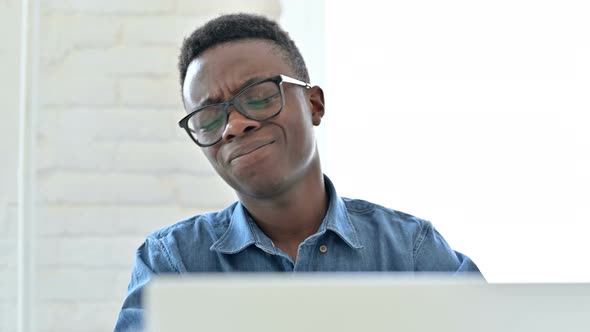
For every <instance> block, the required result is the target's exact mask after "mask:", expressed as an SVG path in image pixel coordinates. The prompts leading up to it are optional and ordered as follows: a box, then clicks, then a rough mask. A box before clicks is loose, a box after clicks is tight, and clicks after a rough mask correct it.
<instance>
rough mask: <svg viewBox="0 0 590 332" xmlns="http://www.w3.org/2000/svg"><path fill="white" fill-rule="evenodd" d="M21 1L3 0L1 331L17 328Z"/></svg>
mask: <svg viewBox="0 0 590 332" xmlns="http://www.w3.org/2000/svg"><path fill="white" fill-rule="evenodd" d="M19 37H20V1H14V0H12V1H11V0H4V1H0V40H1V41H2V42H1V43H0V118H1V120H0V156H1V158H0V331H6V332H11V331H15V330H16V289H17V279H16V221H17V213H16V203H17V188H16V167H17V160H18V141H17V137H18V134H17V132H18V82H19V72H18V68H19V48H20V40H19Z"/></svg>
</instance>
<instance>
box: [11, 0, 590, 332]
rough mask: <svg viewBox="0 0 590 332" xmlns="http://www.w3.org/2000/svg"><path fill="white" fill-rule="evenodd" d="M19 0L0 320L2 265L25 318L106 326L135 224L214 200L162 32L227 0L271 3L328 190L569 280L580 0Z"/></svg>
mask: <svg viewBox="0 0 590 332" xmlns="http://www.w3.org/2000/svg"><path fill="white" fill-rule="evenodd" d="M23 1H24V0H23ZM23 1H19V0H0V37H1V39H0V40H2V43H0V114H1V119H2V120H1V121H0V138H1V139H0V149H1V150H0V153H1V156H2V160H1V161H2V162H1V164H0V181H1V182H0V331H16V330H17V305H16V303H17V297H18V294H19V289H20V290H21V295H22V289H23V288H22V287H23V285H25V286H27V287H28V288H27V289H30V290H32V292H30V293H26V292H25V295H26V294H29V295H30V296H31V300H30V303H29V304H31V305H30V306H23V307H26V308H31V310H30V311H29V312H25V315H26V317H28V319H29V320H30V321H34V322H35V324H34V325H35V327H36V329H35V331H105V330H112V328H113V326H114V322H115V320H116V317H117V314H118V311H119V308H120V306H121V304H122V300H123V298H124V296H125V293H126V287H127V283H128V281H129V277H130V271H131V267H132V265H133V259H134V254H135V249H136V248H137V247H138V246H139V245H140V244H141V243H142V242H143V240H144V238H145V236H146V235H147V234H148V233H151V232H153V231H154V230H156V229H158V228H160V227H163V226H167V225H170V224H172V223H174V222H176V221H178V220H181V219H184V218H186V217H189V216H192V215H195V214H198V213H202V212H205V211H212V210H218V209H221V208H223V207H225V206H226V205H228V204H229V203H231V202H232V201H233V200H234V199H235V195H234V194H233V192H232V191H231V190H230V189H229V188H228V187H227V186H226V185H225V184H224V183H223V182H222V181H221V180H220V179H218V178H217V176H216V175H215V173H214V172H213V170H212V168H211V167H210V166H209V164H208V162H207V160H206V159H205V158H204V157H203V156H202V154H201V152H200V151H199V149H198V147H197V146H196V145H194V144H193V143H192V142H191V141H190V140H189V139H188V137H186V134H185V133H184V132H182V131H181V130H180V129H179V128H178V126H177V121H178V120H179V119H180V118H181V117H182V116H183V114H184V111H183V108H182V103H181V100H180V95H179V91H180V87H179V85H178V75H177V70H176V59H177V56H178V49H179V47H180V44H181V43H182V40H183V38H184V37H185V36H186V35H188V34H189V33H190V32H191V31H192V30H193V29H194V28H196V27H197V26H199V25H201V24H203V23H204V22H206V21H207V20H208V19H210V18H213V17H216V16H217V15H219V14H221V13H231V12H252V13H259V14H263V15H266V16H268V17H270V18H272V19H276V20H278V21H279V22H280V24H281V25H282V26H283V27H284V28H285V29H286V30H287V31H288V32H289V33H290V34H291V36H292V37H293V39H294V40H295V41H296V43H297V44H298V46H299V47H300V49H301V51H302V53H303V55H304V57H305V59H306V61H307V64H308V67H309V70H310V74H311V80H312V83H313V84H318V85H320V86H322V87H324V91H325V96H326V107H327V110H326V116H325V118H324V121H323V122H322V126H321V127H320V128H318V129H317V136H318V144H319V147H320V150H321V156H322V163H323V165H324V172H325V173H326V174H327V175H328V176H330V177H331V179H332V180H333V181H334V182H335V184H336V188H337V190H338V192H339V194H340V195H342V196H348V197H355V198H363V199H367V200H371V201H374V202H376V203H380V204H383V205H385V206H387V207H390V208H394V209H397V210H401V211H404V212H407V213H410V214H414V215H416V216H418V217H421V218H424V219H428V220H430V221H432V222H433V224H434V225H435V227H437V229H438V230H439V231H440V232H441V233H442V234H443V236H444V237H445V238H446V239H447V241H448V242H449V243H450V244H451V246H452V247H454V248H455V249H456V250H458V251H461V252H464V253H466V254H467V255H469V256H470V257H471V258H473V259H474V261H475V262H476V263H477V264H478V265H479V267H480V268H481V270H482V272H483V273H484V275H485V276H486V277H487V279H488V280H489V281H491V282H580V281H582V282H589V281H590V263H589V261H590V260H589V259H588V253H590V241H588V236H587V234H588V232H589V231H590V226H589V224H590V209H588V208H589V207H590V204H589V203H590V189H589V188H590V175H589V172H588V169H590V156H589V152H588V151H590V131H589V130H588V128H589V127H590V126H589V125H590V123H589V120H588V114H589V112H590V93H589V91H590V62H588V60H587V59H590V42H589V41H590V21H588V20H587V17H589V16H590V10H589V6H588V5H587V4H586V3H585V2H584V1H568V0H565V1H543V2H533V1H523V0H516V1H495V2H493V3H488V4H484V3H480V2H473V1H450V2H449V1H445V2H436V1H412V2H411V4H410V3H409V2H402V1H394V2H383V1H362V2H358V1H311V0H304V1H295V0H284V1H279V0H274V1H273V0H256V1H247V2H246V1H230V0H218V1H194V0H142V1H139V0H101V1H98V0H41V1H34V0H28V1H26V2H23ZM23 5H24V6H23ZM22 45H26V46H27V47H25V48H23V47H22ZM23 82H25V83H23ZM23 84H24V85H23ZM23 115H26V116H25V117H23ZM23 119H25V121H23ZM19 125H20V128H19ZM19 156H20V159H19ZM23 156H24V157H25V158H23ZM19 160H20V167H19ZM17 174H20V175H19V176H20V181H17V180H18V179H19V176H17ZM19 204H20V205H19ZM23 207H24V208H23ZM19 223H20V224H21V227H22V225H28V226H27V227H25V228H24V229H23V228H21V231H20V235H19V231H18V229H19V228H18V227H19V226H18V225H19ZM19 236H20V237H19ZM19 239H20V240H19ZM19 243H20V244H21V248H23V250H25V251H27V250H29V251H28V252H29V254H28V255H25V256H22V255H21V257H20V258H19V256H18V254H17V253H18V250H17V248H18V245H19ZM23 243H24V244H25V245H23ZM19 261H20V262H24V263H25V264H28V265H29V266H30V267H31V268H30V269H29V270H27V269H24V270H21V274H22V273H25V275H26V276H28V277H29V278H25V279H26V280H25V279H23V278H21V280H20V282H19V274H18V273H17V272H18V269H17V268H18V266H19V263H18V262H19ZM23 271H24V272H23ZM29 286H30V287H29ZM19 287H21V288H19Z"/></svg>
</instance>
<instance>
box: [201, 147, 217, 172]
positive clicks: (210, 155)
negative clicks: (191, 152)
mask: <svg viewBox="0 0 590 332" xmlns="http://www.w3.org/2000/svg"><path fill="white" fill-rule="evenodd" d="M201 150H202V151H203V154H204V155H205V157H206V158H207V160H209V163H211V165H213V167H215V168H217V165H218V164H219V163H218V161H217V152H218V151H219V149H216V148H215V147H209V148H201Z"/></svg>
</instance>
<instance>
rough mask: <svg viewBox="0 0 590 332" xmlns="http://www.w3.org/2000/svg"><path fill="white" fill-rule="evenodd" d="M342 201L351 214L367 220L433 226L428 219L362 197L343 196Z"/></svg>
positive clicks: (401, 224)
mask: <svg viewBox="0 0 590 332" xmlns="http://www.w3.org/2000/svg"><path fill="white" fill-rule="evenodd" d="M342 201H343V202H344V205H345V206H346V210H347V212H348V213H349V215H352V216H355V217H365V218H366V221H367V222H377V223H385V224H391V225H397V226H401V227H413V228H418V229H423V228H429V227H431V223H430V222H429V221H428V220H424V219H421V218H418V217H415V216H413V215H411V214H408V213H405V212H401V211H398V210H394V209H391V208H387V207H384V206H382V205H379V204H375V203H372V202H368V201H365V200H362V199H352V198H342Z"/></svg>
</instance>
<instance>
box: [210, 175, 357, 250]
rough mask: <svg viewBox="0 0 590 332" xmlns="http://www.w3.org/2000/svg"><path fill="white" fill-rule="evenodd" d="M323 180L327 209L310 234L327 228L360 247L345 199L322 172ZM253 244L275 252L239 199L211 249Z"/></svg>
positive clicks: (319, 232) (348, 242)
mask: <svg viewBox="0 0 590 332" xmlns="http://www.w3.org/2000/svg"><path fill="white" fill-rule="evenodd" d="M324 183H325V187H326V191H327V193H328V196H329V198H330V201H329V206H328V211H327V213H326V216H325V217H324V220H323V222H322V224H321V225H320V228H319V229H318V231H317V233H316V234H314V235H312V236H311V237H316V236H320V235H322V234H324V233H325V232H326V230H330V231H332V232H334V233H336V234H337V235H338V236H339V237H340V238H341V239H342V240H343V241H344V242H345V243H346V244H348V245H349V246H350V247H352V248H355V249H360V248H363V246H362V244H361V243H360V241H359V236H358V234H357V231H356V229H355V228H354V225H353V224H352V222H351V220H350V218H349V215H348V211H347V209H346V205H345V204H344V201H343V200H342V199H341V198H340V197H339V196H338V194H336V189H335V188H334V185H333V184H332V181H330V179H329V178H328V177H327V176H325V175H324ZM252 244H254V245H256V246H257V247H259V248H260V249H262V250H263V251H266V252H267V253H270V254H276V253H277V249H276V248H275V247H274V245H273V244H272V241H271V240H270V239H269V238H268V237H267V236H266V235H265V234H264V233H263V232H262V230H260V228H259V227H258V226H257V225H256V223H255V222H254V220H252V218H251V217H250V215H249V214H248V212H247V211H246V208H245V207H244V206H243V205H242V204H241V203H238V204H236V206H235V208H234V210H233V213H232V216H231V220H230V223H229V227H228V228H227V230H226V231H225V233H223V235H222V236H221V237H220V238H219V239H218V240H217V241H215V243H213V245H212V246H211V248H210V249H211V250H214V251H218V252H220V253H224V254H235V253H238V252H240V251H242V250H244V249H245V248H246V247H248V246H250V245H252Z"/></svg>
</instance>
